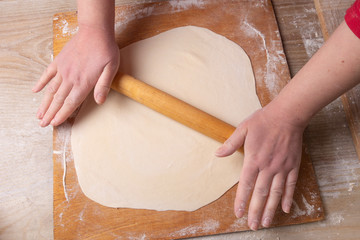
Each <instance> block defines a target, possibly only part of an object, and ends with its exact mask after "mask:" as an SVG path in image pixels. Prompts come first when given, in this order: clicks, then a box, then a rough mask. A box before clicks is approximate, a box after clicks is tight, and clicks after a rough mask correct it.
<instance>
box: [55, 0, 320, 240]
mask: <svg viewBox="0 0 360 240" xmlns="http://www.w3.org/2000/svg"><path fill="white" fill-rule="evenodd" d="M76 21H77V20H76V13H75V12H68V13H59V14H56V15H55V16H54V21H53V27H54V55H55V56H56V55H57V54H58V53H59V52H60V50H61V49H62V47H63V46H64V45H65V43H66V42H67V41H68V40H69V39H70V38H71V37H72V36H73V35H74V34H75V33H76V31H77V22H76ZM186 25H195V26H200V27H205V28H208V29H210V30H212V31H214V32H216V33H218V34H221V35H223V36H225V37H227V38H229V39H230V40H232V41H234V42H236V43H238V44H239V45H241V46H242V47H243V49H244V50H245V51H246V53H247V54H248V55H249V57H250V59H251V62H252V65H253V70H254V74H255V78H256V85H257V94H258V96H259V99H260V101H261V103H262V105H266V104H267V103H269V101H270V100H271V99H273V98H274V97H275V96H276V95H277V94H278V92H279V91H280V89H281V88H282V87H283V86H284V85H285V84H286V83H287V81H289V79H290V75H289V71H288V67H287V62H286V58H285V55H284V52H283V48H282V42H281V39H280V34H279V30H278V26H277V23H276V19H275V16H274V12H273V8H272V5H271V1H258V0H254V1H240V0H239V1H235V0H208V1H201V0H199V1H196V0H184V1H170V2H169V1H162V2H156V3H146V4H138V5H124V6H119V7H117V8H116V26H115V27H116V39H117V42H118V44H119V47H120V48H121V47H124V46H126V45H128V44H130V43H132V42H136V41H138V40H141V39H145V38H148V37H151V36H154V35H156V34H159V33H161V32H163V31H166V30H169V29H172V28H175V27H180V26H186ZM75 115H76V114H74V116H73V117H72V118H70V119H69V120H68V121H67V122H65V123H64V124H62V125H61V126H59V127H57V128H54V145H53V148H54V155H53V156H54V157H53V159H54V237H55V239H177V238H187V237H195V236H202V235H211V234H220V233H229V232H236V231H244V230H248V229H249V228H248V227H247V218H246V217H244V218H242V219H236V218H235V216H234V214H233V201H234V197H235V191H236V186H234V187H233V188H231V189H230V190H229V191H227V192H226V193H225V194H224V195H223V196H222V197H221V198H220V199H218V200H216V201H214V202H213V203H211V204H209V205H207V206H205V207H203V208H201V209H199V210H196V211H194V212H184V211H163V212H158V211H150V210H135V209H114V208H108V207H104V206H101V205H99V204H97V203H95V202H93V201H91V200H90V199H88V198H86V197H85V196H84V194H83V193H82V192H81V189H80V186H79V185H78V182H77V177H76V172H75V168H74V162H73V155H72V153H71V145H70V132H71V125H72V123H73V121H74V117H75ZM323 217H324V213H323V207H322V204H321V199H320V194H319V189H318V186H317V183H316V178H315V174H314V171H313V168H312V163H311V160H310V159H309V157H308V155H307V154H306V153H305V152H303V157H302V164H301V169H300V174H299V181H298V184H297V187H296V192H295V196H294V204H293V208H292V211H291V213H290V214H285V213H282V212H281V210H280V209H278V211H277V213H276V216H275V219H274V223H273V226H283V225H291V224H299V223H306V222H313V221H318V220H321V219H323Z"/></svg>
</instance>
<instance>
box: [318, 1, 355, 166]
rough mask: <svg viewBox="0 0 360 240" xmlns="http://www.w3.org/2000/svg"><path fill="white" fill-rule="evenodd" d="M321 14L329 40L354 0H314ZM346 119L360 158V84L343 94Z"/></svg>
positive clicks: (320, 18) (322, 29)
mask: <svg viewBox="0 0 360 240" xmlns="http://www.w3.org/2000/svg"><path fill="white" fill-rule="evenodd" d="M314 2H315V6H316V12H317V14H318V16H319V20H320V26H321V31H322V33H323V36H324V39H325V40H327V39H328V38H329V37H330V35H331V34H332V33H333V32H334V31H335V29H336V28H337V27H338V26H339V25H340V23H341V22H342V21H344V16H345V13H346V10H347V9H348V8H349V7H350V6H351V5H352V4H353V3H354V0H343V1H341V2H339V1H336V0H314ZM341 101H342V104H343V106H344V111H345V114H346V119H347V121H348V124H349V128H350V131H351V135H352V138H353V140H354V145H355V149H356V153H357V156H358V158H359V160H360V85H358V86H356V87H354V88H353V89H351V90H350V91H348V92H347V93H345V94H344V95H342V96H341Z"/></svg>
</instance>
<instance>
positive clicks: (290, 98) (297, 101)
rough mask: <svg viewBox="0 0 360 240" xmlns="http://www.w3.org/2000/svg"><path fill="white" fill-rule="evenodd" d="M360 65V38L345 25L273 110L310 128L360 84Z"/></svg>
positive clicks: (273, 105)
mask: <svg viewBox="0 0 360 240" xmlns="http://www.w3.org/2000/svg"><path fill="white" fill-rule="evenodd" d="M359 66H360V39H358V38H357V37H356V36H355V35H354V34H353V33H352V32H351V30H350V29H349V28H348V26H347V25H346V23H345V22H343V23H342V24H341V25H340V26H339V27H338V29H337V30H336V31H335V32H334V34H333V35H332V36H331V37H330V39H329V40H328V41H327V42H326V43H325V44H324V46H323V47H322V48H321V49H320V50H319V51H318V52H317V53H316V54H315V55H314V56H313V57H312V58H311V59H310V60H309V62H308V63H307V64H306V65H305V66H304V67H303V68H302V69H301V70H300V71H299V72H298V73H297V74H296V76H295V77H294V78H293V79H292V80H291V81H290V83H289V84H288V85H287V86H286V87H285V88H284V89H283V90H282V91H281V93H280V94H279V96H278V97H277V98H275V99H274V101H273V102H272V103H271V106H269V107H270V109H272V110H274V111H278V112H279V115H282V116H285V117H286V118H288V120H290V122H292V123H294V124H297V125H306V124H307V123H308V121H309V120H310V118H311V117H312V116H313V115H314V114H315V113H317V112H318V111H319V110H320V109H321V108H323V107H324V106H326V105H327V104H329V103H330V102H331V101H332V100H334V99H336V98H337V97H338V96H340V95H341V94H343V93H344V92H346V91H347V90H349V89H351V88H352V87H354V86H355V85H356V84H357V83H358V82H359V81H360V67H359Z"/></svg>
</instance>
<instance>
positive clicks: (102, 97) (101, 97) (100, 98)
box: [96, 93, 105, 104]
mask: <svg viewBox="0 0 360 240" xmlns="http://www.w3.org/2000/svg"><path fill="white" fill-rule="evenodd" d="M104 101H105V95H104V94H102V93H99V94H98V95H96V103H97V104H102V103H104Z"/></svg>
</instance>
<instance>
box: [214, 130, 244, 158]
mask: <svg viewBox="0 0 360 240" xmlns="http://www.w3.org/2000/svg"><path fill="white" fill-rule="evenodd" d="M246 134H247V128H246V127H245V126H244V124H240V125H239V126H238V127H237V128H236V130H235V131H234V133H233V134H232V135H231V136H230V137H229V138H228V139H227V140H226V141H225V142H224V144H223V145H222V146H221V147H220V148H218V149H217V150H216V152H215V156H217V157H227V156H229V155H231V154H233V153H234V152H235V151H236V150H238V149H239V148H240V147H241V146H242V145H243V144H244V142H245V138H246Z"/></svg>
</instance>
